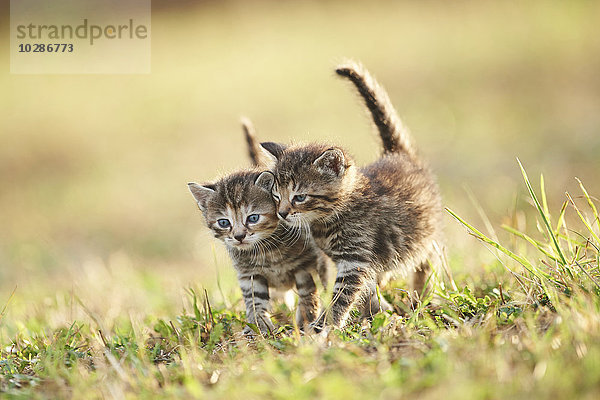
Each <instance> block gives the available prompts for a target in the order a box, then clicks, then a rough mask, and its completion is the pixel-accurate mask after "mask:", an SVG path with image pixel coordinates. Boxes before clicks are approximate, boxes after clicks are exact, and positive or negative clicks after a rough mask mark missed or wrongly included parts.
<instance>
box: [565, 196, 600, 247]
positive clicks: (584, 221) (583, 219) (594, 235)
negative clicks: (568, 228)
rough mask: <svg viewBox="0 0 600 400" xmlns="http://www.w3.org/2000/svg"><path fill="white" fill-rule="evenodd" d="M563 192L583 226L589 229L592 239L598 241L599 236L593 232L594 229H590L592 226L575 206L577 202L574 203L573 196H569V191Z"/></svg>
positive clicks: (599, 240)
mask: <svg viewBox="0 0 600 400" xmlns="http://www.w3.org/2000/svg"><path fill="white" fill-rule="evenodd" d="M565 194H566V195H567V198H568V199H569V201H570V202H571V205H572V206H573V208H574V209H575V211H576V212H577V215H579V219H581V222H583V224H584V225H585V227H586V228H587V229H588V230H589V231H590V233H591V234H592V236H593V237H594V240H595V241H596V243H600V238H599V237H598V235H597V234H596V232H594V230H593V229H592V226H591V225H590V223H589V221H588V220H587V218H586V217H585V216H584V215H583V214H582V213H581V211H580V210H579V207H577V204H575V202H574V201H573V198H572V197H571V195H570V194H569V193H565Z"/></svg>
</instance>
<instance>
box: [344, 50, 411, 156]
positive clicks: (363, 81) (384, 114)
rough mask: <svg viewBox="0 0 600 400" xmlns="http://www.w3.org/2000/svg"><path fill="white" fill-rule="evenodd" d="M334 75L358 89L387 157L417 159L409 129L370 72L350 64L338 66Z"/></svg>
mask: <svg viewBox="0 0 600 400" xmlns="http://www.w3.org/2000/svg"><path fill="white" fill-rule="evenodd" d="M335 72H336V73H337V74H338V75H340V76H343V77H345V78H348V79H349V80H350V81H351V82H352V83H353V84H354V86H356V88H357V89H358V93H359V94H360V95H361V96H362V98H363V100H364V101H365V104H366V105H367V108H368V109H369V111H370V112H371V115H372V116H373V122H375V125H376V126H377V129H378V130H379V135H380V136H381V140H382V141H383V152H384V154H389V153H400V152H404V153H407V154H409V155H410V156H414V155H415V151H414V148H413V146H412V143H411V139H410V133H409V131H408V129H407V128H406V127H405V126H404V125H403V124H402V121H401V120H400V117H398V113H397V112H396V110H395V109H394V106H393V105H392V103H391V101H390V98H389V97H388V94H387V93H386V91H385V90H384V89H383V88H382V87H381V86H379V84H378V83H377V81H376V80H375V79H374V78H373V77H372V76H371V74H369V71H367V70H366V69H365V68H364V67H363V66H362V65H361V64H359V63H356V62H354V61H347V62H345V63H343V64H342V65H340V66H338V67H337V68H336V69H335Z"/></svg>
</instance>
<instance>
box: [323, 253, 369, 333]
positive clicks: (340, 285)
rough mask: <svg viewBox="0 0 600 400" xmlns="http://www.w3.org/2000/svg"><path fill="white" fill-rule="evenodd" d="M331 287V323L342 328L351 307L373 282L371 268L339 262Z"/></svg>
mask: <svg viewBox="0 0 600 400" xmlns="http://www.w3.org/2000/svg"><path fill="white" fill-rule="evenodd" d="M337 268H338V272H337V277H336V279H335V285H334V286H333V303H332V305H331V323H332V324H333V326H335V327H338V328H343V327H344V325H345V324H346V320H347V319H348V315H349V314H350V310H351V309H352V307H353V306H354V305H355V304H356V303H357V302H358V300H359V299H360V298H361V297H362V295H363V293H364V292H365V291H366V290H368V289H369V286H368V282H370V281H371V280H373V279H374V278H373V277H371V276H370V275H371V273H370V272H369V271H370V270H371V269H372V267H371V266H370V265H369V264H367V263H359V262H348V261H340V262H338V264H337Z"/></svg>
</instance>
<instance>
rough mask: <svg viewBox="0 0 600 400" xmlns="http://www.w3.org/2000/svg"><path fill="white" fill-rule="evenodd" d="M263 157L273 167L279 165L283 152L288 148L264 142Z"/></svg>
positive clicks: (262, 146)
mask: <svg viewBox="0 0 600 400" xmlns="http://www.w3.org/2000/svg"><path fill="white" fill-rule="evenodd" d="M260 147H261V149H262V152H263V155H264V156H265V158H266V159H267V160H269V161H270V162H271V164H272V165H275V164H277V160H279V158H280V157H281V155H282V154H283V151H284V150H285V149H286V146H284V145H283V144H279V143H273V142H264V143H261V144H260Z"/></svg>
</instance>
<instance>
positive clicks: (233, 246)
mask: <svg viewBox="0 0 600 400" xmlns="http://www.w3.org/2000/svg"><path fill="white" fill-rule="evenodd" d="M272 184H273V176H272V174H271V173H270V172H261V171H259V170H246V171H240V172H236V173H233V174H230V175H228V176H226V177H225V178H222V179H220V180H218V181H217V182H215V183H213V184H208V185H198V184H196V183H190V184H189V188H190V191H191V192H192V194H193V196H194V198H195V200H196V202H197V203H198V206H199V207H200V209H201V211H202V213H203V215H204V218H205V221H206V224H207V226H208V228H209V229H211V230H212V232H213V234H214V236H215V237H216V238H218V239H219V240H221V241H222V242H223V243H224V244H225V247H226V249H227V251H228V253H229V255H230V257H231V259H232V260H233V266H234V267H235V269H236V271H237V276H238V281H239V284H240V288H241V290H242V295H243V297H244V302H245V304H246V317H247V320H248V322H250V323H253V324H256V325H257V327H258V328H259V329H260V331H261V332H262V333H263V334H267V333H269V332H271V331H272V330H273V324H272V323H271V320H270V317H269V310H270V304H269V299H270V295H269V288H276V289H290V288H295V289H296V291H297V292H298V296H299V300H298V309H297V314H296V321H297V324H298V326H299V327H300V328H301V329H303V328H304V327H305V326H306V325H307V324H309V323H311V322H313V321H314V320H315V319H316V317H317V315H318V310H319V296H318V293H317V288H316V285H315V281H314V278H313V276H316V275H317V271H321V270H323V271H326V265H325V263H326V258H325V256H324V254H323V253H322V251H321V250H320V249H319V248H318V247H317V246H316V245H315V243H314V241H313V240H312V237H310V236H306V235H304V234H303V232H301V231H299V230H293V229H291V228H289V227H286V226H285V225H283V224H280V223H279V221H278V218H277V214H276V207H275V204H274V202H273V199H272V197H271V194H270V192H271V187H272ZM250 215H259V219H258V221H257V222H255V223H251V222H250V220H249V216H250ZM220 219H227V220H228V221H229V223H230V226H227V227H222V226H220V225H219V223H218V221H219V220H220ZM325 284H326V283H325ZM250 332H251V331H250V330H249V329H247V330H246V333H250Z"/></svg>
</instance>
